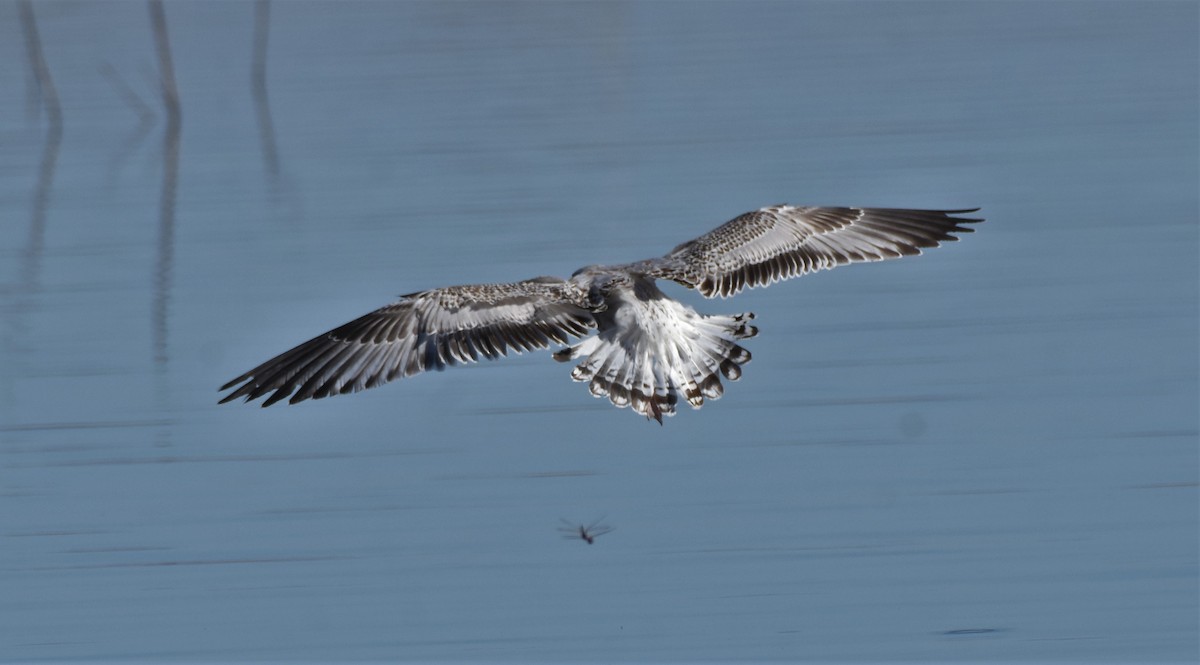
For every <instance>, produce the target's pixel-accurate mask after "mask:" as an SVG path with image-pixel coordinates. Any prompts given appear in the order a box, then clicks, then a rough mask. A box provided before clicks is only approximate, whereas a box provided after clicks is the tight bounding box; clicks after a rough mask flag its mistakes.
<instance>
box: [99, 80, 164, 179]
mask: <svg viewBox="0 0 1200 665" xmlns="http://www.w3.org/2000/svg"><path fill="white" fill-rule="evenodd" d="M100 74H101V76H103V77H104V78H105V79H107V80H108V82H109V83H111V84H112V87H113V89H114V90H116V91H117V96H118V97H120V98H121V99H122V100H124V101H125V103H126V104H127V105H128V106H129V108H131V109H133V112H134V113H136V114H137V116H138V124H137V127H135V128H134V129H133V131H132V132H131V133H130V134H129V136H128V137H127V138H126V139H125V140H124V141H122V142H121V149H120V150H119V151H118V152H117V154H115V155H113V158H112V160H111V161H110V162H109V168H108V177H109V183H110V185H115V181H116V178H117V174H118V173H119V172H120V170H121V168H122V167H123V166H124V164H125V162H127V161H129V157H130V156H131V155H133V153H134V151H135V150H137V148H138V146H140V145H141V144H142V141H144V140H145V139H146V136H147V135H149V133H150V128H151V127H153V126H154V118H155V114H154V109H152V108H150V105H149V104H147V103H146V102H144V101H142V98H141V97H140V96H138V94H137V93H136V92H134V90H133V88H131V87H130V86H129V84H128V83H126V82H125V79H123V78H121V75H120V74H118V73H117V70H116V69H114V68H113V66H112V65H110V64H108V63H104V64H103V65H101V67H100Z"/></svg>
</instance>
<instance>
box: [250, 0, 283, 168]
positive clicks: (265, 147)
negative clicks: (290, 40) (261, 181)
mask: <svg viewBox="0 0 1200 665" xmlns="http://www.w3.org/2000/svg"><path fill="white" fill-rule="evenodd" d="M270 21H271V0H258V2H256V3H254V54H253V56H252V58H251V64H250V92H251V94H253V95H254V108H255V111H256V113H257V115H258V135H259V140H260V142H261V144H262V151H263V165H264V166H266V169H267V175H268V176H270V178H271V183H272V185H275V184H277V181H278V178H279V153H278V151H277V150H276V148H275V124H274V122H273V121H272V120H271V102H270V100H269V99H268V98H267V36H268V33H269V31H270Z"/></svg>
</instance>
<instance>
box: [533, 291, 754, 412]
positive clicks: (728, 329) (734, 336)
mask: <svg viewBox="0 0 1200 665" xmlns="http://www.w3.org/2000/svg"><path fill="white" fill-rule="evenodd" d="M638 305H640V306H641V307H640V308H635V309H634V311H635V312H636V313H637V314H639V315H640V316H634V317H632V321H633V322H634V323H635V325H629V323H630V320H628V319H624V320H622V323H623V324H624V325H615V324H614V325H601V326H600V333H599V334H598V335H597V336H596V337H589V338H588V339H585V340H583V341H582V342H580V343H578V344H575V345H574V346H570V347H567V348H564V349H562V350H560V351H559V352H558V353H555V354H554V359H555V360H558V361H560V362H567V361H569V360H573V359H575V358H580V357H584V361H583V362H581V363H579V364H578V365H577V366H576V367H575V368H574V369H573V370H572V371H571V378H572V379H574V380H576V381H580V382H587V383H588V389H589V390H590V391H591V393H592V395H594V396H595V397H607V398H608V400H609V401H610V402H612V403H613V405H614V406H617V407H619V408H625V407H632V408H633V410H634V411H635V412H636V413H639V414H641V415H643V416H645V417H647V418H650V419H653V420H656V421H658V423H659V424H662V422H663V416H673V415H675V407H676V405H677V404H678V403H679V399H680V397H681V396H682V397H683V399H684V400H686V401H687V403H688V404H690V405H691V406H692V408H694V409H699V408H700V407H701V406H703V405H704V401H705V400H706V399H709V400H714V399H718V398H719V397H721V395H722V394H723V393H724V386H723V385H722V384H721V378H722V377H723V378H725V379H728V380H730V381H737V380H738V379H739V378H740V377H741V375H742V366H743V365H745V364H746V363H748V362H750V352H749V351H747V350H746V349H745V348H743V347H742V346H741V345H739V344H738V343H737V341H736V340H741V339H749V338H751V337H754V336H755V335H756V334H758V329H757V328H755V327H754V326H752V325H750V321H751V320H753V319H754V314H751V313H745V314H737V315H732V316H705V315H702V314H698V313H697V312H695V311H694V310H692V309H691V308H690V307H687V306H686V305H683V304H681V303H678V302H675V301H671V300H657V301H655V303H654V306H653V307H649V306H646V305H645V304H644V303H641V302H639V303H638Z"/></svg>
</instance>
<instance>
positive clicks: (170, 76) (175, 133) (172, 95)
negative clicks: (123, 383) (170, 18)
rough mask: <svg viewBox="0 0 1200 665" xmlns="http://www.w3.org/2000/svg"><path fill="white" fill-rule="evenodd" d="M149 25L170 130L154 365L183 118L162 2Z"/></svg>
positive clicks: (163, 346)
mask: <svg viewBox="0 0 1200 665" xmlns="http://www.w3.org/2000/svg"><path fill="white" fill-rule="evenodd" d="M150 25H151V28H152V29H153V31H154V44H155V47H156V50H157V52H158V71H159V82H160V84H161V85H162V95H163V107H164V108H165V109H166V112H167V129H166V133H165V134H164V135H163V180H162V196H161V198H160V200H159V216H158V263H157V265H156V266H155V270H154V309H153V314H152V319H153V325H154V362H155V364H156V365H160V366H161V365H165V364H166V363H167V306H168V301H169V297H170V291H171V268H172V258H173V255H174V249H175V190H176V185H177V184H178V178H179V138H180V132H181V129H182V118H181V113H180V109H179V90H178V88H177V87H176V85H175V68H174V66H173V65H172V63H171V43H170V41H169V39H168V36H167V18H166V15H165V14H164V13H163V6H162V0H150Z"/></svg>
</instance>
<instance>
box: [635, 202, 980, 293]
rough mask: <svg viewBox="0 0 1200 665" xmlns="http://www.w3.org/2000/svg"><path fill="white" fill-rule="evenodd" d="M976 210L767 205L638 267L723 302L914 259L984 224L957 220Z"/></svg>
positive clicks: (969, 219)
mask: <svg viewBox="0 0 1200 665" xmlns="http://www.w3.org/2000/svg"><path fill="white" fill-rule="evenodd" d="M976 210H978V208H974V209H970V210H900V209H890V208H819V207H797V206H788V205H779V206H771V207H769V208H763V209H761V210H756V211H754V212H748V213H746V214H744V215H742V216H740V217H737V218H735V219H733V220H730V221H728V222H726V223H725V224H722V225H721V226H719V227H717V228H715V229H713V230H712V231H710V232H708V233H706V234H704V235H702V236H700V237H699V238H696V239H695V240H692V241H689V242H685V243H683V244H682V245H680V246H678V247H676V248H675V249H673V250H671V252H670V253H669V254H667V255H666V256H664V257H663V258H661V259H651V260H649V261H646V262H644V263H643V266H647V267H648V269H646V270H645V272H646V274H648V275H651V276H652V277H657V278H660V279H670V280H674V281H676V282H679V283H680V284H683V285H684V286H687V287H690V288H694V289H698V290H699V291H700V293H701V294H703V295H704V296H705V297H706V298H711V297H713V296H721V297H723V298H724V297H726V296H731V295H734V294H735V293H737V292H739V291H741V290H742V289H744V288H750V287H755V286H766V285H768V284H772V283H774V282H777V281H780V280H784V279H789V278H791V277H797V276H799V275H803V274H805V273H809V272H813V271H816V270H823V269H826V268H835V267H837V266H840V265H842V264H846V263H853V262H857V261H882V260H884V259H893V258H897V257H901V256H908V255H911V254H920V253H921V248H923V247H937V246H938V245H939V244H940V243H941V242H942V241H946V240H957V239H958V238H956V237H955V234H957V233H970V232H971V230H972V229H971V228H969V227H966V226H961V225H962V224H973V223H977V222H982V221H983V220H982V219H973V218H966V217H956V216H955V215H960V214H963V213H971V212H975V211H976ZM639 267H641V266H639Z"/></svg>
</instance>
